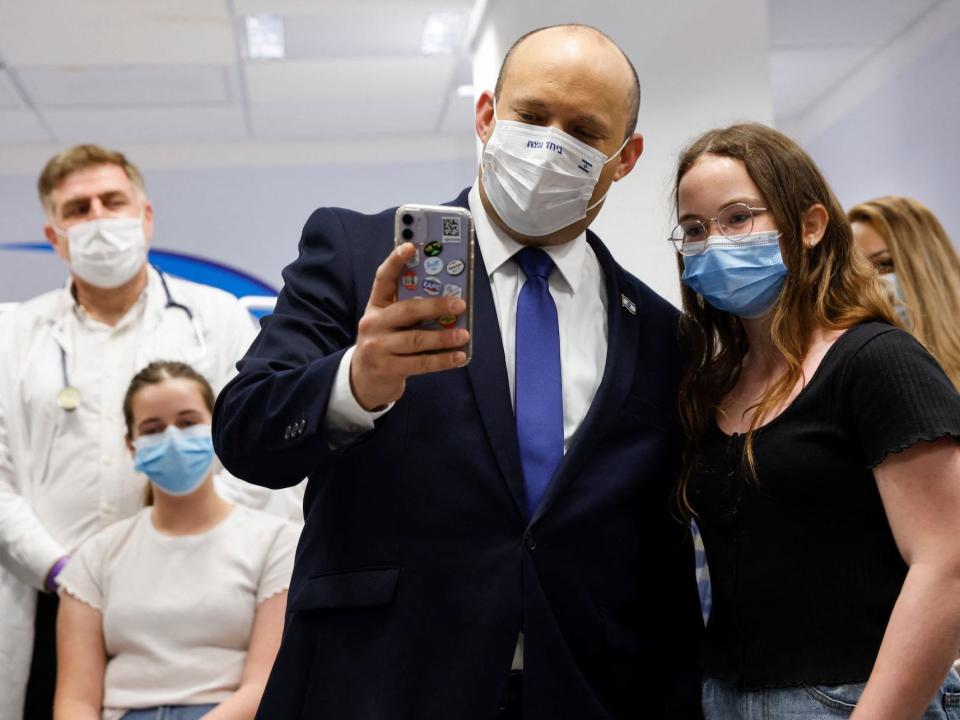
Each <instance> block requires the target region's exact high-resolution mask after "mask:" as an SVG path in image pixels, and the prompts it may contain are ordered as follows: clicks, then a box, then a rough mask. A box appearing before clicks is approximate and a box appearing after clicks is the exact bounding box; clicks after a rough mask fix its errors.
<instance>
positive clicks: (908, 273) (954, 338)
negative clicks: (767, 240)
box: [848, 195, 960, 388]
mask: <svg viewBox="0 0 960 720" xmlns="http://www.w3.org/2000/svg"><path fill="white" fill-rule="evenodd" d="M848 217H849V218H850V222H851V224H852V227H853V238H854V240H855V241H856V242H857V245H859V247H860V250H861V251H863V253H864V254H865V255H866V256H867V259H868V260H870V262H871V263H873V266H874V267H875V268H876V269H877V271H878V272H879V273H880V275H881V277H882V278H883V279H884V280H886V281H887V282H888V283H889V284H890V287H891V291H892V294H893V296H894V299H895V302H896V305H897V310H898V312H899V313H900V317H901V319H902V320H903V323H904V325H905V326H906V327H907V329H908V330H910V332H912V333H913V335H914V337H916V338H917V339H918V340H919V341H920V342H922V343H923V344H924V346H925V347H926V348H927V350H929V351H930V353H931V354H932V355H933V356H934V357H935V358H937V360H939V361H940V364H941V365H942V366H943V369H944V370H945V371H946V373H947V375H948V376H949V377H950V380H951V381H952V382H953V384H954V386H956V387H958V388H960V323H958V322H957V318H960V258H958V257H957V252H956V250H955V249H954V247H953V243H951V242H950V238H949V237H948V236H947V233H946V231H945V230H944V229H943V225H941V224H940V221H939V220H937V216H936V215H934V214H933V213H932V212H930V210H929V208H927V207H926V206H924V205H923V204H921V203H919V202H917V201H916V200H914V199H912V198H908V197H899V196H894V195H890V196H887V197H881V198H877V199H875V200H869V201H867V202H864V203H860V204H859V205H857V206H856V207H854V208H853V209H852V210H850V212H849V213H848Z"/></svg>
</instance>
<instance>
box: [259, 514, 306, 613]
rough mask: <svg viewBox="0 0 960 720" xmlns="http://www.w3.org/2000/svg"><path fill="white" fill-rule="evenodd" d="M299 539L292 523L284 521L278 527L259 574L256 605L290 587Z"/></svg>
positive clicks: (297, 529) (296, 529)
mask: <svg viewBox="0 0 960 720" xmlns="http://www.w3.org/2000/svg"><path fill="white" fill-rule="evenodd" d="M299 538H300V528H298V527H297V526H296V525H294V524H293V523H292V522H289V521H286V520H285V521H283V522H282V523H281V524H280V525H279V526H278V528H277V532H276V534H275V535H274V537H273V542H272V543H271V545H270V549H269V551H268V552H267V556H266V559H265V560H264V564H263V572H262V573H260V585H259V587H257V605H259V604H260V603H262V602H263V601H264V600H268V599H270V598H271V597H273V596H274V595H276V594H277V593H279V592H283V591H284V590H286V589H288V588H289V587H290V576H291V575H292V574H293V558H294V555H295V554H296V552H297V541H298V540H299Z"/></svg>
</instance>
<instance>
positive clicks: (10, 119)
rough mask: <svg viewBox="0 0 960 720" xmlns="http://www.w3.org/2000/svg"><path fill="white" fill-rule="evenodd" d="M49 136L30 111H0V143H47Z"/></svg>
mask: <svg viewBox="0 0 960 720" xmlns="http://www.w3.org/2000/svg"><path fill="white" fill-rule="evenodd" d="M49 140H50V136H49V135H48V134H47V132H46V131H45V130H44V129H43V126H42V125H41V124H40V122H39V121H38V120H37V116H36V115H35V114H34V113H33V112H32V111H31V110H0V143H38V142H49Z"/></svg>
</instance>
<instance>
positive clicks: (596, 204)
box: [586, 134, 633, 212]
mask: <svg viewBox="0 0 960 720" xmlns="http://www.w3.org/2000/svg"><path fill="white" fill-rule="evenodd" d="M632 137H633V134H630V135H627V137H626V138H624V140H623V144H622V145H621V146H620V149H619V150H617V151H616V152H615V153H614V154H613V155H611V156H610V157H608V158H607V159H606V160H605V161H604V163H603V164H604V166H606V164H607V163H609V162H610V161H611V160H613V159H614V158H618V157H620V153H622V152H623V149H624V148H625V147H626V146H627V143H628V142H630V138H632ZM610 187H613V185H612V184H611V185H610ZM609 194H610V188H607V191H606V192H605V193H604V194H603V197H601V198H600V199H599V200H597V201H596V202H595V203H594V204H593V205H590V206H589V207H588V208H587V210H586V211H587V212H590V211H591V210H593V209H594V208H595V207H597V206H598V205H599V204H600V203H602V202H603V201H604V200H606V199H607V195H609Z"/></svg>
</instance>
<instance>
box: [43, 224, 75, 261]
mask: <svg viewBox="0 0 960 720" xmlns="http://www.w3.org/2000/svg"><path fill="white" fill-rule="evenodd" d="M43 234H44V235H45V236H46V238H47V240H48V241H49V242H50V244H51V245H53V250H54V252H55V253H57V255H59V256H60V258H61V259H62V260H63V261H64V262H67V263H69V262H70V244H69V243H68V242H67V238H65V237H61V236H60V235H57V233H56V231H55V230H54V229H53V221H52V220H51V221H50V222H48V223H47V224H46V225H44V226H43Z"/></svg>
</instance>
